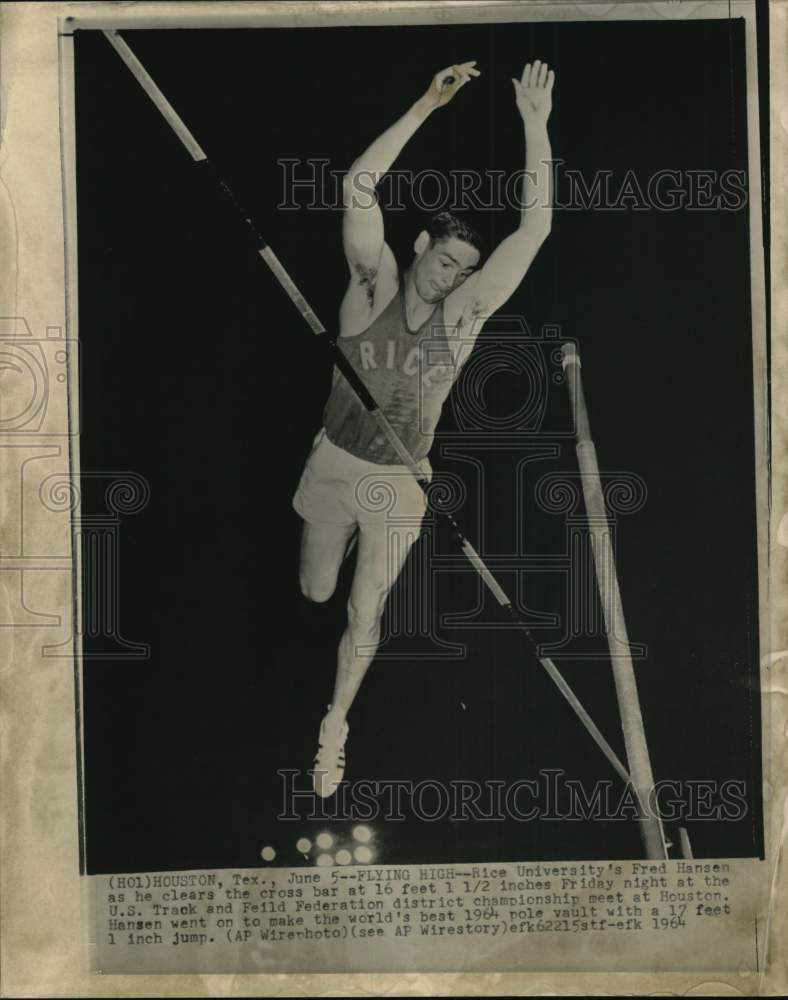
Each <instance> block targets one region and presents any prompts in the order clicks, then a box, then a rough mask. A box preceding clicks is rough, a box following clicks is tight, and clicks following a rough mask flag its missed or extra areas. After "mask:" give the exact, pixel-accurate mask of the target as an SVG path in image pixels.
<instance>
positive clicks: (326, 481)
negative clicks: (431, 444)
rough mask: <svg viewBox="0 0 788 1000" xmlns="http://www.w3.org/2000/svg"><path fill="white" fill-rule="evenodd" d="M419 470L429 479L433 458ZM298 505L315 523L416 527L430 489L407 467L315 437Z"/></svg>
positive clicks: (321, 435)
mask: <svg viewBox="0 0 788 1000" xmlns="http://www.w3.org/2000/svg"><path fill="white" fill-rule="evenodd" d="M419 469H420V470H421V471H423V473H424V475H425V476H426V477H427V479H429V478H430V477H431V475H432V467H431V466H430V463H429V460H428V459H426V458H425V459H422V461H421V462H419ZM293 507H294V508H295V510H296V511H297V512H298V513H299V514H300V515H301V517H302V518H303V519H304V520H305V521H309V522H311V523H314V524H347V525H350V524H359V525H375V524H381V523H391V521H392V520H396V521H397V522H400V521H401V522H402V523H403V525H405V524H408V525H412V526H416V527H420V526H421V521H422V519H423V517H424V514H425V512H426V510H427V501H426V498H425V496H424V491H423V490H422V488H421V487H420V486H419V484H418V483H417V482H416V480H415V478H414V477H413V474H412V473H411V472H410V471H409V470H408V469H407V467H406V466H404V465H378V464H376V463H375V462H367V461H365V460H364V459H362V458H356V456H355V455H351V454H350V453H349V452H347V451H345V450H344V449H343V448H338V447H337V446H336V445H335V444H332V442H331V441H329V439H328V438H327V437H326V432H325V428H324V429H323V430H321V431H320V433H319V434H318V435H317V437H316V438H315V440H314V443H313V447H312V451H311V452H310V454H309V458H308V459H307V460H306V465H305V466H304V471H303V473H302V475H301V481H300V482H299V484H298V489H297V490H296V492H295V496H294V497H293Z"/></svg>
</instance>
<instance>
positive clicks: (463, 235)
mask: <svg viewBox="0 0 788 1000" xmlns="http://www.w3.org/2000/svg"><path fill="white" fill-rule="evenodd" d="M426 228H427V232H428V233H429V236H430V242H431V244H432V246H435V244H436V243H437V242H438V240H448V239H451V238H452V237H454V238H455V239H458V240H462V241H463V242H464V243H470V245H471V246H472V247H476V249H477V250H478V251H479V254H480V255H481V256H483V255H484V244H483V242H482V238H481V236H479V234H478V233H477V232H476V230H475V229H473V228H471V226H469V225H468V224H467V223H466V222H463V220H462V219H460V218H458V217H457V216H456V215H453V214H452V213H451V212H439V213H438V214H437V215H433V217H432V218H431V219H430V221H429V223H428V224H427V227H426Z"/></svg>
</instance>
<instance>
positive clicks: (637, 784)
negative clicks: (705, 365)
mask: <svg viewBox="0 0 788 1000" xmlns="http://www.w3.org/2000/svg"><path fill="white" fill-rule="evenodd" d="M103 34H104V35H105V36H106V38H107V40H108V41H109V42H110V44H111V45H112V47H113V48H114V49H115V51H116V52H117V53H118V55H119V56H120V58H121V59H122V60H123V62H124V63H125V65H126V66H127V68H128V69H129V70H130V72H131V73H132V75H133V76H134V77H135V79H136V80H137V82H138V83H139V84H140V86H141V87H142V88H143V90H144V91H145V93H146V94H147V95H148V97H149V98H150V99H151V101H152V102H153V104H155V106H156V107H157V108H158V110H159V111H160V112H161V114H162V116H163V117H164V119H165V120H166V121H167V123H168V124H169V125H170V127H171V128H172V130H173V132H174V133H175V134H176V135H177V137H178V139H180V141H181V143H182V144H183V146H184V147H185V149H186V150H187V152H188V153H189V155H190V156H191V158H192V160H193V161H194V163H195V164H197V165H198V166H199V167H200V169H201V170H202V171H203V173H204V174H206V175H210V177H211V179H212V181H213V182H214V183H215V184H216V186H217V187H218V188H219V190H220V191H221V192H222V195H223V196H224V198H225V200H226V201H227V202H228V203H229V204H230V205H231V206H232V208H233V209H234V211H235V212H237V213H238V215H239V216H240V217H241V219H242V220H243V222H244V223H245V225H246V228H247V231H248V233H249V236H250V237H251V240H252V243H253V245H254V247H255V250H256V252H257V253H258V254H259V256H260V257H261V258H262V259H263V261H264V262H265V263H266V265H267V266H268V268H269V269H270V270H271V272H272V273H273V274H274V276H275V277H276V279H277V281H278V282H279V283H280V285H281V286H282V288H283V289H284V290H285V292H286V293H287V295H288V296H289V297H290V299H291V300H292V302H293V303H294V305H295V306H296V308H297V309H298V311H299V313H300V314H301V316H302V317H303V318H304V320H305V321H306V322H307V323H308V324H309V327H310V328H311V330H312V332H313V333H314V334H315V335H316V336H317V338H318V342H319V343H321V344H322V345H323V347H324V348H325V349H326V351H327V353H328V355H329V356H330V358H331V360H332V362H333V363H334V365H335V366H336V367H337V368H338V369H339V371H340V372H341V374H342V375H343V376H344V378H345V379H346V380H347V382H348V383H349V385H350V386H351V388H352V389H353V391H354V392H355V393H356V395H357V397H358V399H359V400H360V402H361V403H362V404H363V406H364V407H365V409H366V410H367V412H368V413H369V414H370V415H371V416H372V417H373V419H374V420H375V421H376V423H377V425H378V426H379V428H380V430H381V432H382V434H383V435H384V436H385V438H386V440H387V441H388V442H389V444H390V445H391V447H392V448H393V449H394V451H395V452H396V454H397V455H398V456H399V458H400V461H401V462H402V464H403V465H404V466H405V467H406V468H407V469H408V470H409V471H410V472H411V474H412V475H413V476H414V478H415V479H416V481H417V482H418V484H419V486H420V487H421V489H422V490H423V491H424V493H425V495H426V497H427V500H428V502H429V487H430V483H429V480H428V479H427V477H426V476H425V475H424V473H423V472H422V471H421V470H420V468H419V466H418V463H417V462H416V461H415V460H414V458H413V456H412V455H411V454H410V452H409V451H408V450H407V448H406V447H405V446H404V445H403V443H402V441H401V440H400V438H399V437H398V435H397V433H396V432H395V430H394V429H393V427H392V426H391V424H390V423H389V421H388V419H387V418H386V415H385V414H384V413H383V411H382V410H381V409H380V408H379V406H378V404H377V403H376V402H375V400H374V398H373V397H372V395H371V394H370V392H369V390H368V389H367V387H366V385H365V384H364V382H363V381H362V380H361V378H360V377H359V375H358V374H357V372H356V370H355V369H354V367H353V366H352V365H351V363H350V362H349V361H348V359H347V358H346V356H345V355H344V354H343V352H342V351H341V350H340V348H339V347H338V345H337V344H336V342H335V340H334V339H332V338H331V337H330V336H329V335H328V333H327V331H326V328H325V327H324V326H323V324H322V323H321V322H320V319H319V318H318V316H317V315H316V314H315V312H314V311H313V309H312V308H311V307H310V305H309V303H308V302H307V301H306V299H305V298H304V296H303V295H302V294H301V292H300V290H299V289H298V287H297V286H296V284H295V282H294V281H293V280H292V278H291V277H290V275H289V274H288V273H287V271H286V270H285V268H284V266H283V265H282V263H281V261H280V260H279V259H278V258H277V256H276V254H275V253H274V251H273V250H272V249H271V247H270V246H269V245H268V243H267V242H266V240H265V239H264V237H263V236H262V234H261V233H260V232H259V230H258V229H257V227H256V225H255V223H254V222H253V221H252V219H251V218H250V217H249V215H248V214H247V212H246V211H245V209H244V208H243V207H242V206H241V205H240V204H239V203H238V201H237V200H236V198H235V196H234V194H233V192H232V191H231V190H230V188H229V187H228V186H227V184H226V183H225V182H224V180H222V178H221V177H220V176H219V175H218V174H217V173H216V172H215V171H214V169H213V167H212V166H211V164H210V163H209V161H208V157H207V154H206V153H205V152H204V150H203V149H202V148H201V147H200V145H199V144H198V143H197V141H196V140H195V138H194V136H193V135H192V134H191V132H190V131H189V129H188V127H187V126H186V125H185V123H184V122H183V120H182V119H181V118H180V116H179V115H178V114H177V112H176V111H175V109H174V108H173V107H172V105H171V104H170V103H169V101H168V100H167V99H166V97H165V96H164V95H163V94H162V92H161V91H160V90H159V88H158V86H157V85H156V83H155V82H154V81H153V79H152V78H151V76H150V75H149V73H148V72H147V70H146V69H145V67H144V66H143V65H142V63H141V62H140V61H139V59H137V57H136V56H135V54H134V53H133V52H132V50H131V49H130V48H129V46H128V45H127V44H126V42H125V41H124V40H123V39H122V38H121V37H120V35H119V34H118V33H117V31H114V30H105V31H104V32H103ZM565 350H566V349H565ZM572 350H574V348H572ZM566 359H567V354H566V353H565V355H564V367H565V368H566V367H567V360H566ZM574 360H575V361H576V360H577V358H576V355H574ZM570 391H571V390H570ZM572 398H573V402H575V401H576V397H574V396H573V397H572ZM585 426H586V427H587V418H586V420H585ZM588 443H591V442H590V436H589V438H588ZM591 447H592V448H593V444H591ZM578 449H579V446H578ZM587 450H588V449H587V448H586V451H587ZM578 453H580V452H579V450H578ZM597 478H598V472H597ZM584 481H585V477H584ZM600 500H601V494H600ZM435 513H436V515H437V516H438V517H440V518H441V519H442V520H443V521H444V522H445V523H447V524H448V526H449V528H450V530H451V532H452V535H453V537H454V539H455V540H456V542H457V543H458V545H459V547H460V548H461V550H462V552H463V553H464V554H465V556H466V557H467V559H468V561H469V562H470V563H471V565H472V566H473V568H474V569H475V570H476V572H477V573H478V574H479V576H480V577H481V579H482V580H483V581H484V583H485V584H486V586H487V588H488V589H489V590H490V591H491V593H492V594H493V596H494V597H495V599H496V600H497V601H498V603H499V605H500V606H501V607H502V608H503V609H504V611H505V612H506V614H507V615H508V617H509V618H510V619H511V620H512V622H513V623H514V624H515V625H516V626H517V628H518V630H519V632H520V633H521V634H522V635H523V636H524V637H525V638H526V639H527V640H528V643H529V645H530V648H531V650H532V652H533V654H534V655H535V656H536V658H537V660H538V661H539V663H540V664H541V665H542V667H543V668H544V669H545V670H546V672H547V674H548V675H549V677H550V678H551V680H552V681H553V682H554V683H555V685H556V687H557V688H558V690H559V691H560V692H561V694H562V695H563V696H564V698H565V699H566V701H567V702H568V703H569V705H570V706H571V708H572V710H573V711H574V712H575V714H576V715H577V717H578V718H579V719H580V721H581V723H582V724H583V726H584V727H585V729H586V731H587V732H588V733H589V735H590V736H591V738H592V739H593V740H594V742H595V743H596V744H597V746H598V747H599V748H600V750H601V751H602V753H603V754H604V755H605V757H606V758H607V760H608V762H609V763H610V764H611V765H612V767H613V768H614V770H615V771H616V773H617V774H618V775H619V777H620V778H621V779H622V780H623V781H624V782H626V783H627V784H628V785H630V786H631V787H632V788H633V790H634V792H635V795H636V797H637V800H638V804H639V807H640V808H639V813H640V825H641V836H642V840H643V845H644V849H645V852H646V856H647V857H649V858H666V857H667V849H666V842H665V838H664V834H663V831H662V823H661V820H660V819H659V817H658V816H657V815H656V802H655V801H654V796H653V795H652V794H651V792H652V789H653V778H652V777H651V768H650V765H648V753H647V751H646V750H645V736H644V734H643V723H642V718H641V717H640V709H639V705H638V703H637V692H636V690H635V691H634V700H633V699H632V697H631V692H630V694H629V696H628V698H627V699H622V698H621V696H620V694H619V706H620V709H621V712H622V723H623V727H624V737H625V746H626V750H627V756H628V759H629V762H630V768H631V772H632V773H631V774H630V772H629V771H628V770H627V768H626V767H625V766H624V764H623V763H622V762H621V760H620V759H619V758H618V756H617V755H616V753H615V751H614V750H613V748H612V747H611V746H610V744H609V743H608V741H607V740H606V739H605V737H604V736H603V735H602V733H601V732H600V730H599V729H598V728H597V726H596V724H595V723H594V721H593V719H592V718H591V717H590V715H589V714H588V712H587V711H586V710H585V708H584V707H583V705H582V704H581V702H580V701H579V699H578V698H577V696H576V695H575V694H574V692H573V691H572V689H571V687H570V686H569V684H568V683H567V682H566V680H565V679H564V677H563V676H562V674H561V673H560V671H559V670H558V668H557V667H556V665H555V664H554V663H553V661H552V660H551V659H549V658H548V657H544V656H541V655H540V654H539V647H538V644H537V642H536V640H535V639H534V637H533V636H532V635H531V633H530V631H529V629H528V627H527V625H526V624H525V622H524V621H523V620H522V618H521V617H520V614H519V612H518V611H517V609H516V608H515V607H514V605H513V604H512V601H511V600H510V598H509V597H508V595H507V594H506V592H505V591H504V590H503V588H502V587H501V586H500V584H499V583H498V581H497V580H496V579H495V577H494V576H493V575H492V573H491V572H490V570H489V569H488V567H487V566H486V565H485V563H484V561H483V559H482V558H481V556H480V555H479V553H478V552H477V551H476V550H475V548H474V547H473V545H471V543H470V542H469V541H468V539H467V538H466V537H465V535H464V534H463V533H462V531H461V529H460V527H459V525H458V524H457V522H456V520H455V519H454V517H453V516H452V515H451V514H450V513H448V512H446V511H435ZM600 586H602V584H600ZM617 592H618V591H617V586H616V594H617ZM605 600H606V598H605V595H604V594H603V603H605ZM605 607H606V615H605V621H606V624H607V625H608V627H610V625H611V622H610V621H609V620H608V616H607V604H605ZM618 607H619V608H620V598H619V604H618ZM621 620H622V619H620V618H619V619H616V621H621ZM616 669H617V668H616V665H615V660H614V670H616ZM631 669H632V664H631V660H630V662H629V670H630V672H631ZM619 674H621V670H619V671H618V673H616V674H615V676H616V683H617V691H620V688H619V686H618V685H619ZM631 680H632V689H634V674H633V675H632V679H631ZM625 713H626V714H625ZM633 715H635V716H637V718H636V719H635V720H634V723H633V718H632V717H633ZM633 731H634V732H636V733H638V734H639V737H642V739H640V738H637V739H633V738H632V735H631V734H632V732H633ZM644 759H645V762H646V764H647V765H648V766H647V767H646V768H644V766H643V762H644Z"/></svg>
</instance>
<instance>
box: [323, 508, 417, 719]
mask: <svg viewBox="0 0 788 1000" xmlns="http://www.w3.org/2000/svg"><path fill="white" fill-rule="evenodd" d="M417 537H418V529H412V528H410V529H402V528H395V529H394V528H388V527H387V526H386V525H385V524H384V523H382V524H381V525H380V526H377V525H376V526H374V527H370V526H364V527H362V529H361V531H360V534H359V543H358V560H357V563H356V572H355V575H354V577H353V586H352V588H351V592H350V600H349V601H348V623H347V628H346V629H345V632H344V634H343V636H342V638H341V640H340V642H339V650H338V653H337V674H336V681H335V683H334V696H333V698H332V701H331V712H330V715H331V716H332V723H336V724H338V725H341V724H342V723H343V722H344V721H345V717H346V716H347V713H348V712H349V711H350V706H351V705H352V704H353V700H354V699H355V697H356V694H357V693H358V689H359V687H360V686H361V682H362V681H363V679H364V675H365V674H366V672H367V670H368V669H369V666H370V664H371V663H372V661H373V659H374V658H375V653H376V652H377V647H378V643H379V642H380V624H381V620H382V618H383V609H384V607H385V605H386V599H387V598H388V595H389V592H390V591H391V588H392V587H393V586H394V583H395V581H396V579H397V577H398V576H399V574H400V571H401V570H402V567H403V565H404V564H405V560H406V559H407V556H408V552H409V551H410V549H411V546H412V545H413V543H414V542H415V541H416V538H417Z"/></svg>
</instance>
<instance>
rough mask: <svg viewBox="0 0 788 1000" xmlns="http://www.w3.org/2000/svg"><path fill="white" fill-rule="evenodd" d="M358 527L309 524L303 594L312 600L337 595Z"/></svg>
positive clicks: (303, 547)
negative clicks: (336, 589)
mask: <svg viewBox="0 0 788 1000" xmlns="http://www.w3.org/2000/svg"><path fill="white" fill-rule="evenodd" d="M355 530H356V525H355V524H310V523H309V522H308V521H305V522H304V528H303V532H302V534H301V566H300V570H299V577H300V582H301V592H302V593H303V595H304V597H308V598H309V599H310V600H311V601H318V602H321V603H322V602H323V601H327V600H328V599H329V598H330V597H331V595H332V594H333V593H334V589H335V588H336V585H337V576H338V575H339V568H340V566H341V565H342V560H343V559H344V558H345V553H346V551H347V549H348V541H349V539H350V537H351V536H352V535H353V532H354V531H355Z"/></svg>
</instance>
